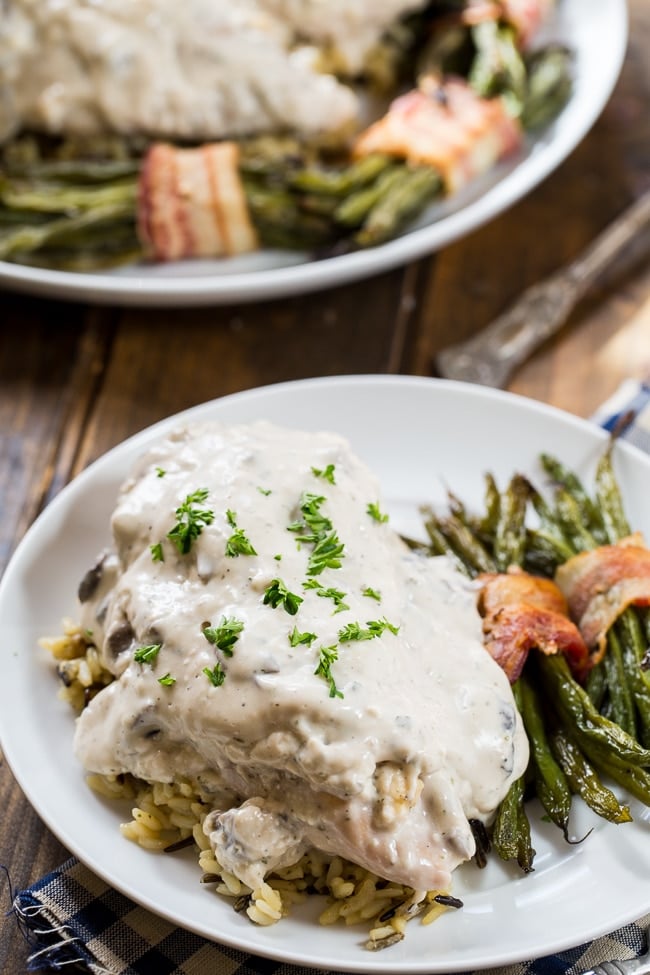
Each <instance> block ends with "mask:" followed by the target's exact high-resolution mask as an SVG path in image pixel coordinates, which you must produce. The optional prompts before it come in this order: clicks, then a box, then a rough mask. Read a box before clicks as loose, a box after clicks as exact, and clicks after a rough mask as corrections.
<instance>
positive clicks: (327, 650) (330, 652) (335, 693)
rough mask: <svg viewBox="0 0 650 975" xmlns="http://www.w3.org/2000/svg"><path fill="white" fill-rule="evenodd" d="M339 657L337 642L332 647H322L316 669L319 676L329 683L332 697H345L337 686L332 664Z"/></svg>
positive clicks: (315, 672)
mask: <svg viewBox="0 0 650 975" xmlns="http://www.w3.org/2000/svg"><path fill="white" fill-rule="evenodd" d="M338 659H339V652H338V650H337V647H336V644H334V645H333V646H330V647H321V648H320V651H319V654H318V666H317V667H316V670H315V671H314V674H315V675H316V676H317V677H322V678H323V679H324V680H326V681H327V683H328V684H329V689H330V697H343V694H342V693H341V691H340V690H339V689H338V687H337V686H336V682H335V680H334V678H333V677H332V664H333V663H334V662H335V661H336V660H338Z"/></svg>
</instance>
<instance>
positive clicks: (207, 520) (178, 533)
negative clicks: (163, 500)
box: [167, 488, 214, 555]
mask: <svg viewBox="0 0 650 975" xmlns="http://www.w3.org/2000/svg"><path fill="white" fill-rule="evenodd" d="M207 496H208V491H207V488H200V489H199V490H198V491H193V492H192V493H191V494H188V495H187V497H186V498H185V500H184V501H183V503H182V504H181V505H179V507H178V508H177V509H176V518H177V519H178V520H177V522H176V524H175V525H174V527H173V528H171V529H170V530H169V531H168V532H167V538H170V539H171V540H172V542H173V543H174V545H175V546H176V548H177V549H178V551H179V552H180V554H181V555H187V554H188V552H189V551H190V549H191V548H192V543H193V542H194V541H196V539H197V538H198V537H199V535H200V534H201V532H202V531H203V528H204V526H205V525H211V524H212V522H213V521H214V511H211V510H210V508H201V507H199V506H200V505H201V504H203V502H204V501H205V500H206V498H207Z"/></svg>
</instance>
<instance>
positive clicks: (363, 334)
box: [0, 0, 650, 975]
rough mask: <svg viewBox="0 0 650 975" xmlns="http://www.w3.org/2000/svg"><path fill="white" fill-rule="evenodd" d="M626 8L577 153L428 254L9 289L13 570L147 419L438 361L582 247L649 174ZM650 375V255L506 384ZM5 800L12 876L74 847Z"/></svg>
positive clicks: (3, 480)
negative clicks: (615, 56)
mask: <svg viewBox="0 0 650 975" xmlns="http://www.w3.org/2000/svg"><path fill="white" fill-rule="evenodd" d="M630 15H631V27H632V29H631V35H630V45H629V51H628V55H627V58H626V62H625V65H624V68H623V72H622V75H621V78H620V80H619V83H618V85H617V87H616V90H615V92H614V95H613V97H612V99H611V101H610V102H609V104H608V105H607V107H606V108H605V110H604V112H603V114H602V116H601V117H600V119H599V120H598V121H597V123H596V125H595V126H594V128H593V130H592V131H591V132H590V133H589V135H588V136H587V137H586V138H585V139H584V140H583V142H582V143H581V144H580V146H579V147H578V148H577V149H576V150H575V151H574V152H573V154H572V155H571V157H570V158H569V159H568V160H567V161H566V162H565V163H564V164H563V165H562V166H561V167H560V168H559V169H558V170H557V171H556V172H555V173H554V174H553V175H551V176H550V177H549V178H548V179H547V180H546V181H545V182H544V183H543V184H542V185H541V186H539V187H538V188H537V189H536V190H535V191H534V192H532V193H531V194H530V195H529V196H528V197H527V198H526V199H524V200H523V201H522V202H520V203H519V204H517V205H516V206H514V207H513V208H512V209H510V210H509V211H508V212H507V213H505V214H503V215H502V216H500V217H499V218H498V219H495V220H494V221H492V222H491V223H489V224H488V225H486V226H485V227H483V228H482V229H480V230H478V231H477V232H475V233H473V234H471V235H470V236H468V237H466V238H465V239H464V240H461V241H459V242H458V243H456V244H454V245H452V246H450V247H448V248H447V249H445V250H444V251H442V252H440V253H438V254H435V255H432V256H431V257H429V258H426V259H423V260H421V261H419V262H416V263H414V264H412V265H409V266H407V267H404V268H400V269H398V270H395V271H393V272H391V273H387V274H384V275H381V276H377V277H374V278H372V279H370V280H367V281H362V282H358V283H355V284H352V285H348V286H345V287H342V288H339V289H333V290H331V291H328V292H323V293H319V294H312V295H306V296H302V297H295V298H289V299H286V300H278V301H273V302H269V303H265V304H261V305H240V306H231V307H209V308H197V309H191V310H184V309H167V310H165V309H162V310H161V309H157V310H153V309H123V308H111V307H102V308H96V307H87V306H84V305H81V304H68V303H65V302H56V301H52V300H44V299H38V298H32V297H29V296H25V295H17V294H11V293H0V513H1V517H0V572H2V570H3V569H4V567H5V566H6V564H7V562H8V560H9V558H10V556H11V553H12V552H13V550H14V548H15V546H16V544H17V543H18V541H19V540H20V538H21V537H22V536H23V534H24V532H25V530H26V529H27V528H28V526H29V525H30V524H31V522H32V521H33V520H34V518H35V517H36V516H37V515H38V513H39V512H40V511H41V510H42V509H43V507H44V506H45V505H46V504H47V503H48V502H49V501H50V500H51V499H52V498H53V497H54V495H55V494H56V493H57V492H58V491H59V490H60V489H61V487H62V486H63V485H64V484H65V483H67V481H69V479H70V478H71V477H73V476H74V475H75V474H77V473H78V472H79V471H81V470H82V469H83V468H84V467H85V466H86V465H87V464H89V463H90V462H91V461H92V460H94V459H95V458H96V457H98V456H99V455H101V454H102V453H104V452H105V451H106V450H108V449H109V448H110V447H112V446H113V445H115V444H116V443H118V442H119V441H121V440H123V439H124V438H125V437H127V436H129V435H130V434H132V433H134V432H136V431H138V430H140V429H142V428H143V427H145V426H147V425H148V424H150V423H153V422H155V421H156V420H159V419H161V418H163V417H165V416H168V415H170V414H172V413H175V412H176V411H178V410H181V409H184V408H186V407H189V406H192V405H194V404H196V403H199V402H202V401H204V400H208V399H212V398H214V397H218V396H222V395H224V394H227V393H231V392H234V391H237V390H243V389H249V388H252V387H255V386H259V385H264V384H267V383H273V382H278V381H283V380H290V379H298V378H303V377H310V376H319V375H335V374H343V373H348V374H349V373H410V374H415V375H424V376H427V375H434V374H435V368H434V364H433V363H434V357H435V354H436V352H437V351H438V350H439V349H441V348H443V347H444V346H445V345H447V344H449V343H451V342H455V341H458V340H460V339H461V338H464V337H467V336H469V335H471V334H473V333H474V332H475V331H477V330H478V329H481V328H482V327H483V326H484V325H486V324H487V323H488V322H489V321H490V320H491V319H492V318H493V317H494V316H495V315H496V314H497V313H498V312H499V311H501V310H502V309H503V308H505V307H506V305H507V304H509V303H510V301H511V300H512V299H513V298H515V297H516V296H517V295H518V294H519V293H520V292H521V291H522V290H523V288H524V287H526V286H527V285H529V284H531V283H533V282H534V281H537V280H539V279H540V278H541V277H543V276H544V275H546V274H547V273H549V272H550V271H552V270H554V269H555V268H557V267H559V266H560V265H562V264H564V263H565V262H567V261H569V260H570V259H571V258H573V257H575V256H576V255H577V254H578V252H579V251H580V250H581V248H583V247H584V246H585V245H586V244H587V243H588V242H589V241H590V240H591V239H593V237H594V236H595V234H597V233H598V231H599V230H601V229H602V228H603V227H604V226H605V225H606V224H607V223H608V222H609V221H610V220H611V219H612V218H613V217H614V216H615V215H616V214H617V213H618V212H619V211H620V210H622V209H623V208H624V207H625V206H626V204H627V203H629V202H630V201H631V200H632V199H634V198H635V197H637V196H639V195H640V194H641V192H642V191H643V190H644V189H647V188H648V186H649V185H650V57H648V52H649V51H650V3H648V0H630ZM643 375H650V267H649V266H648V262H647V260H643V258H639V257H637V256H636V255H635V254H634V253H632V254H631V255H630V256H629V257H628V260H627V261H626V262H625V265H624V266H622V267H620V268H618V269H617V270H616V271H615V272H614V273H610V274H608V275H607V277H606V278H603V280H602V281H601V282H600V283H599V286H598V288H597V289H596V291H595V292H594V293H592V294H591V295H590V296H589V297H588V299H586V300H584V301H583V302H582V304H581V305H580V307H579V308H578V309H576V311H575V313H574V314H573V316H572V317H571V320H570V321H569V322H568V323H567V325H566V327H565V328H564V329H563V331H562V332H561V333H560V334H559V335H558V336H557V337H556V338H555V339H553V340H552V341H551V342H549V343H548V344H547V345H546V346H545V347H544V348H543V349H542V350H540V352H539V353H538V354H537V355H536V356H535V357H534V359H533V360H531V361H530V362H529V363H528V364H527V365H526V366H524V367H522V369H521V370H520V371H519V372H518V373H517V375H515V377H514V378H513V380H512V383H511V386H510V388H511V389H512V390H514V391H516V392H517V393H520V394H522V395H525V396H530V397H533V398H535V399H538V400H543V401H546V402H548V403H552V404H555V405H557V406H560V407H563V408H565V409H567V410H570V411H571V412H573V413H576V414H579V415H582V416H588V415H589V414H590V413H591V412H592V411H593V409H594V408H595V407H596V406H597V405H598V404H599V403H600V402H602V401H603V399H605V398H606V397H607V396H608V395H609V394H611V393H612V392H613V391H614V390H615V389H616V387H617V386H618V384H619V383H620V381H621V380H622V379H623V378H625V377H627V376H643ZM4 649H5V651H6V650H7V648H4ZM34 761H35V762H37V761H38V756H34ZM0 811H1V813H0V864H2V865H4V866H5V867H6V868H7V870H8V872H9V877H10V879H11V883H12V885H13V887H14V888H15V889H18V888H22V887H25V886H28V885H29V884H30V883H31V882H32V881H34V880H35V879H37V878H38V877H39V876H41V875H42V874H43V873H44V872H46V871H48V870H49V869H51V868H52V867H54V866H55V865H57V864H58V863H60V862H61V861H62V860H63V859H65V858H66V856H67V853H66V851H65V850H64V849H63V848H62V847H61V846H60V845H59V843H58V842H57V841H56V839H54V837H53V836H52V835H51V834H50V833H49V832H48V830H47V829H46V828H45V827H44V826H43V825H42V823H41V821H40V820H39V818H38V815H37V814H36V812H34V811H33V810H32V808H31V807H30V805H29V804H28V802H27V801H26V799H25V798H24V796H23V795H22V793H21V791H20V789H19V788H18V786H17V784H16V783H15V781H14V779H13V776H12V774H11V772H10V770H9V769H8V768H7V766H6V763H5V762H4V760H3V759H2V757H1V756H0ZM0 884H1V885H0V912H2V913H1V914H0V917H2V920H1V921H0V971H1V972H3V973H5V975H19V973H23V972H25V971H26V959H27V955H28V949H27V946H26V944H25V943H24V941H23V938H22V936H21V935H20V933H19V931H18V929H17V927H16V925H15V923H14V921H13V919H12V918H11V917H9V916H8V917H5V916H4V915H5V911H8V909H9V907H10V893H9V884H8V883H7V881H6V880H4V881H0Z"/></svg>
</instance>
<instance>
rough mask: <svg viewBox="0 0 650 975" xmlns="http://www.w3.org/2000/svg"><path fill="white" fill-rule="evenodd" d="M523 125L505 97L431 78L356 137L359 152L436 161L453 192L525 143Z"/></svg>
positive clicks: (454, 81) (415, 161) (357, 154)
mask: <svg viewBox="0 0 650 975" xmlns="http://www.w3.org/2000/svg"><path fill="white" fill-rule="evenodd" d="M521 139H522V133H521V126H520V125H519V123H518V122H517V121H516V120H515V119H513V118H512V117H511V116H510V115H509V113H508V112H507V110H506V107H505V103H504V102H503V100H502V99H501V98H490V99H486V98H481V97H479V95H477V94H476V93H475V92H474V91H473V90H472V89H471V88H470V86H469V85H468V84H466V82H464V81H461V80H460V79H456V78H452V79H449V80H448V81H445V82H437V81H436V82H432V85H431V89H430V90H427V91H424V90H420V89H415V90H413V91H409V92H407V93H406V94H405V95H401V96H400V97H399V98H396V99H395V100H394V101H393V102H392V104H391V105H390V107H389V109H388V112H387V113H386V114H385V115H384V116H383V117H382V118H380V119H378V121H377V122H375V123H373V124H372V125H370V126H369V127H368V128H367V129H366V130H365V131H364V132H362V133H361V135H360V136H359V137H358V139H357V140H356V143H355V145H354V147H353V153H354V155H355V157H357V158H358V157H360V156H367V155H369V154H370V153H373V152H383V153H386V154H387V155H389V156H396V157H398V158H401V159H406V160H408V162H410V163H413V164H416V165H417V164H426V165H430V166H433V167H434V168H435V169H437V170H438V171H439V173H440V175H441V178H442V180H443V183H444V184H445V188H446V190H447V191H448V192H450V193H453V192H456V191H457V190H459V189H460V188H461V187H462V186H464V185H465V184H466V183H468V182H469V181H470V180H471V179H473V178H474V177H475V176H478V175H479V174H480V173H483V172H485V171H486V170H488V169H490V168H491V167H492V166H493V165H494V163H496V162H497V161H498V160H499V159H502V158H504V157H505V156H507V155H509V154H510V153H512V152H515V151H516V150H517V149H518V148H519V146H520V145H521Z"/></svg>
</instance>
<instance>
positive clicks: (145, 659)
mask: <svg viewBox="0 0 650 975" xmlns="http://www.w3.org/2000/svg"><path fill="white" fill-rule="evenodd" d="M161 647H162V644H161V643H150V644H149V645H148V646H146V647H138V649H137V650H136V651H135V653H134V654H133V659H134V660H135V662H136V663H138V664H153V663H154V661H155V659H156V657H157V656H158V654H159V653H160V650H161Z"/></svg>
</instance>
